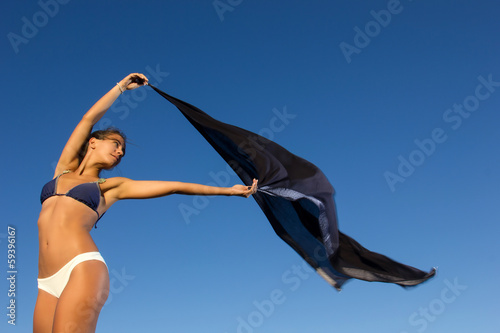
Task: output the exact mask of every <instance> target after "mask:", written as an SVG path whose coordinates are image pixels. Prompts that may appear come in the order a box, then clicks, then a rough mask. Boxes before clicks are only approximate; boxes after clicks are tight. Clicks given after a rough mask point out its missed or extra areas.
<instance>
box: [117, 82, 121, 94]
mask: <svg viewBox="0 0 500 333" xmlns="http://www.w3.org/2000/svg"><path fill="white" fill-rule="evenodd" d="M116 85H117V86H118V88H120V91H121V92H122V94H123V89H122V86H120V84H119V83H118V82H117V83H116Z"/></svg>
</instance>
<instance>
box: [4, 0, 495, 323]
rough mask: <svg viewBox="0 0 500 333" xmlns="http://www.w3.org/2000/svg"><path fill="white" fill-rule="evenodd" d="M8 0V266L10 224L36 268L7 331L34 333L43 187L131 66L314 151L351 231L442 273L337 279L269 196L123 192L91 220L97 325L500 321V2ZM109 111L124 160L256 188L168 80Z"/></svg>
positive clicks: (23, 278)
mask: <svg viewBox="0 0 500 333" xmlns="http://www.w3.org/2000/svg"><path fill="white" fill-rule="evenodd" d="M0 9H1V12H2V20H0V27H1V35H2V36H3V37H2V47H1V48H0V59H1V61H2V66H1V74H2V78H3V79H2V83H1V87H2V132H1V140H2V155H3V161H4V162H3V163H2V166H1V170H2V175H3V181H2V189H3V191H2V193H1V194H0V195H1V202H2V207H3V215H2V218H1V222H0V223H1V229H0V258H1V260H0V262H1V263H2V264H1V265H0V267H1V271H2V276H4V277H8V276H9V274H8V273H7V272H8V270H9V269H8V267H7V242H8V239H7V233H8V226H11V227H13V228H15V232H16V238H15V241H16V253H15V255H16V260H17V266H16V269H17V271H18V272H17V274H16V281H15V291H16V296H15V301H16V325H15V326H12V325H10V324H8V323H7V320H8V319H9V318H8V317H7V316H6V314H7V313H8V311H9V310H8V309H7V308H6V307H7V306H8V305H9V302H10V300H11V299H14V298H13V297H9V296H8V291H9V282H8V280H7V279H6V278H3V279H2V282H0V304H1V308H2V309H3V310H2V311H1V312H2V313H1V316H0V318H3V319H2V320H1V323H0V327H1V330H2V332H29V331H31V327H32V322H31V320H32V313H33V308H34V304H35V299H36V293H37V286H36V277H37V251H38V239H37V226H36V220H37V217H38V213H39V211H40V203H39V193H40V190H41V187H42V186H43V184H45V183H46V182H47V181H48V180H50V179H51V177H52V175H53V171H54V169H53V168H54V165H55V162H56V161H57V159H58V156H59V153H60V151H61V149H62V147H63V146H64V144H65V141H66V139H67V138H68V136H69V135H70V133H71V131H72V130H73V128H74V126H75V125H76V124H77V123H78V121H79V120H80V119H81V116H82V115H83V114H84V113H85V112H86V111H87V109H88V108H89V107H90V106H91V105H92V104H93V103H94V102H95V101H96V100H97V99H98V98H100V97H101V96H102V95H103V94H104V93H106V92H107V91H108V90H109V89H111V88H112V87H113V85H114V84H115V83H116V82H117V81H119V80H120V79H122V78H123V77H124V76H125V75H127V74H128V73H131V72H142V73H144V74H145V75H146V76H148V77H149V79H150V82H151V83H153V84H155V85H156V86H158V87H159V88H160V89H162V90H164V91H165V92H167V93H169V94H171V95H173V96H175V97H178V98H180V99H183V100H185V101H187V102H189V103H191V104H194V105H196V106H198V107H199V108H201V109H202V110H204V111H206V112H207V113H209V114H211V115H212V116H214V117H215V118H216V119H219V120H221V121H224V122H228V123H231V124H235V125H238V126H241V127H243V128H246V129H248V130H251V131H254V132H257V133H259V132H261V133H265V135H266V136H267V137H270V138H271V139H273V140H274V141H276V142H278V143H279V144H281V145H283V146H284V147H285V148H287V149H288V150H290V151H292V152H293V153H295V154H297V155H299V156H301V157H304V158H306V159H308V160H309V161H311V162H313V163H314V164H316V165H317V166H318V167H320V168H321V169H322V170H323V172H324V173H325V174H326V175H327V177H328V178H329V180H330V181H331V183H332V184H333V186H334V187H335V189H336V195H335V200H336V203H337V208H338V216H339V224H340V230H342V231H343V232H344V233H346V234H348V235H350V236H351V237H353V238H354V239H356V240H357V241H359V242H360V243H361V244H363V245H364V246H365V247H367V248H369V249H370V250H373V251H376V252H380V253H383V254H385V255H387V256H389V257H391V258H393V259H395V260H398V261H400V262H403V263H406V264H409V265H412V266H415V267H418V268H420V269H423V270H429V269H431V268H432V267H434V266H437V267H438V268H439V270H438V274H437V276H436V277H434V278H433V279H432V280H430V281H428V282H426V283H424V284H423V285H420V286H418V287H416V288H413V289H410V290H405V289H403V288H401V287H399V286H396V285H388V284H382V283H368V282H364V281H355V280H351V281H350V282H348V283H347V284H346V285H345V286H344V288H343V291H342V292H340V293H338V292H337V291H335V290H334V289H333V288H331V287H330V286H329V285H328V284H327V283H326V282H324V281H323V280H322V279H321V278H320V277H319V276H317V275H316V274H315V273H312V272H311V271H310V270H309V269H308V268H307V266H304V262H303V260H302V259H301V258H300V257H299V256H298V255H297V254H296V253H295V252H294V251H293V250H292V249H291V248H289V247H288V246H287V245H286V244H285V243H284V242H282V241H281V240H280V239H279V238H278V237H277V236H276V234H275V233H274V232H273V230H272V228H271V226H270V224H269V223H268V221H267V220H266V218H265V216H264V215H263V213H262V212H261V211H260V209H259V207H258V206H257V204H256V203H255V201H254V200H253V199H247V200H245V199H242V198H230V197H215V198H196V197H187V196H171V197H166V198H159V199H152V200H145V201H126V202H119V203H117V204H116V205H115V206H114V207H112V208H111V209H110V210H109V211H108V213H107V214H106V216H105V217H104V218H103V219H102V220H101V221H100V222H99V225H98V228H97V229H96V230H93V231H92V236H93V237H94V240H95V241H96V243H97V245H98V247H99V250H100V252H101V253H102V255H103V257H104V258H105V260H106V262H107V264H108V267H109V270H110V276H111V286H112V291H111V296H110V298H109V300H108V302H107V304H106V305H105V306H104V308H103V310H102V312H101V317H100V319H99V322H98V328H97V331H98V332H187V333H190V332H213V333H233V332H238V333H252V332H255V333H257V332H258V333H264V332H273V333H275V332H289V333H295V332H314V333H323V332H346V333H348V332H349V333H350V332H363V333H364V332H372V333H378V332H380V333H382V332H383V333H388V332H393V333H405V332H406V333H414V332H429V333H430V332H473V331H474V332H482V333H488V332H498V327H499V326H500V322H499V317H498V311H499V310H500V306H499V301H498V299H499V297H500V292H499V290H500V289H499V288H498V284H497V281H496V277H497V276H498V275H499V273H500V268H499V254H498V253H499V250H500V246H499V242H498V240H497V238H498V234H499V232H500V227H499V222H500V221H499V212H498V207H499V204H498V201H499V199H500V190H499V185H500V172H499V168H500V155H499V149H498V143H499V139H500V131H498V126H499V125H500V115H499V111H500V110H499V109H500V62H499V61H498V59H500V46H499V39H498V32H499V31H500V21H499V20H498V13H499V10H500V4H499V3H498V2H497V1H493V0H488V1H486V0H483V1H451V0H448V1H425V0H413V1H411V0H401V1H397V0H389V1H386V0H384V1H326V0H325V1H285V0H279V1H263V0H257V1H250V0H217V1H213V0H185V1H171V0H170V1H129V0H125V1H77V0H71V1H70V0H64V1H63V0H58V1H57V2H56V0H41V1H40V2H37V1H14V0H4V1H2V4H1V5H0ZM285 115H286V116H285ZM276 118H279V120H276ZM279 121H281V122H279ZM273 124H280V125H282V126H273ZM107 125H113V126H116V127H119V128H121V129H122V130H124V131H125V132H126V133H127V135H128V137H129V141H130V144H129V145H128V150H127V156H126V157H125V158H124V160H123V161H122V163H121V165H120V166H119V167H118V168H116V169H115V170H113V171H111V172H107V173H106V174H105V175H104V176H105V177H113V176H125V177H129V178H132V179H161V180H180V181H189V182H199V183H204V184H207V183H216V184H220V185H233V184H235V183H239V180H238V179H237V177H236V176H235V175H234V174H231V173H229V172H228V171H227V169H226V165H225V163H224V161H223V160H222V158H220V157H219V156H218V154H217V153H216V152H215V151H214V150H213V149H212V148H211V147H210V146H209V145H208V144H207V143H206V142H205V140H204V139H203V138H202V137H201V135H199V134H198V133H197V132H196V131H195V129H194V128H193V127H192V126H191V125H189V123H188V122H187V121H186V120H185V119H183V117H182V115H181V114H180V113H179V112H178V111H177V110H176V109H175V108H174V107H173V106H172V105H171V104H170V103H168V102H167V101H166V100H164V99H163V98H161V97H160V96H159V95H157V94H156V93H155V92H153V91H152V90H151V89H150V88H149V87H146V88H144V89H142V90H140V91H139V90H137V91H135V92H134V93H131V92H127V93H126V96H125V97H123V98H121V99H119V100H118V101H117V102H116V104H115V106H114V108H113V109H111V110H110V111H109V113H108V114H106V116H105V118H104V119H103V121H101V123H100V124H98V125H96V128H101V127H105V126H107ZM186 207H188V208H190V211H191V212H194V213H193V214H191V215H186V214H183V213H182V211H183V208H186ZM495 207H496V208H495Z"/></svg>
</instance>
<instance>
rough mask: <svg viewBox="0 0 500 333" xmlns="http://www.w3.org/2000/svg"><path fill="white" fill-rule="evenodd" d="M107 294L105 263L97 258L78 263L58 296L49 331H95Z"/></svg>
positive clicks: (86, 332) (107, 278) (107, 280)
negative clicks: (52, 325) (52, 324)
mask: <svg viewBox="0 0 500 333" xmlns="http://www.w3.org/2000/svg"><path fill="white" fill-rule="evenodd" d="M108 294H109V275H108V269H107V267H106V265H105V264H104V263H103V262H102V261H98V260H89V261H84V262H82V263H80V264H78V265H77V266H76V267H75V268H74V269H73V271H72V272H71V276H70V278H69V281H68V284H67V285H66V288H64V291H63V292H62V294H61V297H59V301H58V303H57V308H56V312H55V317H54V328H53V332H54V333H60V332H72V333H73V332H75V333H76V332H78V333H80V332H82V333H88V332H95V328H96V325H97V318H98V317H99V313H100V311H101V308H102V307H103V305H104V303H105V302H106V299H107V298H108Z"/></svg>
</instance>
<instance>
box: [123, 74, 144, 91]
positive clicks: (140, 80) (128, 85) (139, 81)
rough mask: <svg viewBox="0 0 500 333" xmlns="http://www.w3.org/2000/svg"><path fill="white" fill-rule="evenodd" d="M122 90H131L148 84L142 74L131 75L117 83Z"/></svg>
mask: <svg viewBox="0 0 500 333" xmlns="http://www.w3.org/2000/svg"><path fill="white" fill-rule="evenodd" d="M118 84H119V85H120V87H121V88H122V89H123V90H133V89H135V88H138V87H141V86H145V85H147V84H148V78H147V77H146V76H145V75H144V74H139V73H132V74H129V75H127V76H126V77H125V78H124V79H123V80H121V81H120V82H119V83H118Z"/></svg>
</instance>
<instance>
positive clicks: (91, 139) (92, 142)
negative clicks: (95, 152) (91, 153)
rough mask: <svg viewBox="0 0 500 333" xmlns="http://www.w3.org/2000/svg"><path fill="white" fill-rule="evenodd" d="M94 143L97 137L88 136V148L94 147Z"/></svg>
mask: <svg viewBox="0 0 500 333" xmlns="http://www.w3.org/2000/svg"><path fill="white" fill-rule="evenodd" d="M96 144H97V139H96V138H90V140H89V148H90V149H95V146H96Z"/></svg>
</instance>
